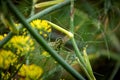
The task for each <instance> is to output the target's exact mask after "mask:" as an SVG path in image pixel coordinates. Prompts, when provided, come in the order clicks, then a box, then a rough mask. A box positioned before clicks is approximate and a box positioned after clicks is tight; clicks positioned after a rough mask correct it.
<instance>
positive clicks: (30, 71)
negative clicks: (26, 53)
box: [18, 64, 43, 80]
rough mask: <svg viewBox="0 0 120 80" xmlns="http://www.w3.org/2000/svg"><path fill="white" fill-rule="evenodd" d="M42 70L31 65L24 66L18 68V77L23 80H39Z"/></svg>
mask: <svg viewBox="0 0 120 80" xmlns="http://www.w3.org/2000/svg"><path fill="white" fill-rule="evenodd" d="M42 73H43V70H42V68H41V67H39V66H37V65H35V64H32V65H25V64H23V66H22V67H21V68H20V70H19V72H18V75H19V76H22V77H24V78H25V80H36V79H39V78H40V76H41V75H42Z"/></svg>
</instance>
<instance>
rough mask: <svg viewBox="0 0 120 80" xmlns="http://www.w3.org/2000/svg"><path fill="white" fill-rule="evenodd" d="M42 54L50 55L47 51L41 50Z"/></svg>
mask: <svg viewBox="0 0 120 80" xmlns="http://www.w3.org/2000/svg"><path fill="white" fill-rule="evenodd" d="M42 55H43V56H45V57H50V54H49V53H48V52H47V51H43V52H42Z"/></svg>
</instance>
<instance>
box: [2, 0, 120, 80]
mask: <svg viewBox="0 0 120 80" xmlns="http://www.w3.org/2000/svg"><path fill="white" fill-rule="evenodd" d="M11 1H12V2H13V4H14V5H15V6H16V7H17V8H18V10H19V11H20V12H21V13H22V14H23V16H24V17H25V18H29V17H30V18H31V19H33V18H34V16H35V15H36V13H41V12H42V10H43V11H44V9H45V8H49V7H50V6H49V7H47V6H46V7H45V8H37V9H36V8H35V7H34V6H35V4H38V3H40V2H43V3H44V1H37V0H36V1H34V0H11ZM47 1H48V2H49V0H46V2H47ZM56 1H57V0H56ZM66 1H69V0H66ZM71 1H72V0H71ZM7 2H8V1H5V2H4V1H3V0H1V1H0V11H1V12H0V79H3V80H5V79H18V78H19V79H23V80H34V79H35V77H36V79H38V80H41V79H43V80H64V79H65V80H70V79H71V80H75V76H74V77H73V74H72V76H71V75H70V74H69V73H68V72H70V71H69V70H68V72H66V71H65V70H64V69H63V68H65V67H64V63H63V64H62V63H61V62H60V61H59V59H56V58H55V57H53V55H54V53H55V52H54V51H52V49H54V50H55V51H56V52H57V53H56V54H57V55H58V56H59V57H62V58H63V59H64V60H65V61H66V62H67V63H68V64H69V65H71V66H72V67H73V68H74V69H76V70H77V71H78V72H79V73H80V74H81V75H82V77H84V78H85V79H89V80H93V79H94V80H95V78H96V80H106V79H109V80H114V79H117V78H119V76H117V75H118V74H119V68H120V64H119V63H120V59H119V53H120V49H119V48H120V34H119V31H120V29H119V28H120V27H119V26H120V22H119V18H120V10H119V8H120V4H119V2H120V1H117V0H114V1H113V0H99V1H97V0H94V1H93V0H92V1H91V0H75V1H74V12H73V14H74V19H73V22H71V21H70V20H71V15H70V11H71V9H70V4H68V5H65V6H63V7H62V8H58V9H56V10H54V9H53V10H54V11H52V12H51V13H48V12H45V13H44V14H46V15H44V14H43V15H44V16H43V15H42V14H41V15H42V17H41V16H40V17H39V15H37V16H38V17H37V19H36V18H35V19H34V20H33V21H32V22H31V19H30V18H29V19H27V20H26V21H27V22H28V23H26V22H25V21H23V22H22V21H21V20H20V19H19V18H16V17H15V16H16V15H15V12H13V11H12V9H8V3H7ZM6 5H7V6H6ZM8 12H9V13H10V14H9V15H8ZM8 16H10V17H9V18H8ZM17 16H18V15H17ZM23 16H22V17H23ZM39 18H41V19H44V20H47V21H46V23H45V24H42V22H43V23H44V21H42V20H41V21H40V22H37V20H39ZM29 21H30V22H29ZM33 22H34V23H33ZM17 23H18V24H19V23H20V25H19V26H16V24H17ZM29 23H30V24H29ZM71 23H73V24H74V25H73V26H71V25H70V24H71ZM21 24H22V25H21ZM25 24H26V25H25ZM46 24H49V25H51V27H48V28H45V26H46ZM23 25H24V26H23ZM33 25H34V26H33ZM58 25H59V26H58ZM26 26H32V28H33V29H34V32H33V33H32V32H31V31H30V30H31V29H30V28H29V27H28V28H27V29H26V28H24V27H26ZM52 26H53V27H52ZM21 27H22V28H21ZM71 27H73V28H74V31H73V32H74V33H71V32H69V31H70V29H71ZM51 28H52V30H51ZM60 28H62V29H60ZM49 29H50V30H49ZM16 30H18V31H16ZM27 30H28V31H27ZM29 31H30V32H29ZM35 32H36V33H35ZM69 33H71V34H74V37H73V36H72V37H71V38H69V37H70V36H69ZM33 34H34V36H31V35H33ZM36 34H37V35H41V36H42V37H41V38H39V40H37V39H36V38H37V37H35V35H36ZM67 35H68V36H69V37H68V36H67ZM41 39H42V40H44V41H43V43H42V40H41ZM36 40H37V41H36ZM40 40H41V41H40ZM46 42H47V44H46V45H47V46H48V47H46V46H45V45H44V43H46ZM39 44H40V45H39ZM86 46H87V47H86ZM43 47H44V48H43ZM49 47H50V48H49ZM8 53H9V54H8ZM51 53H52V55H51ZM8 56H9V57H8ZM11 58H13V59H12V60H11ZM63 62H64V61H63ZM67 63H65V65H68V64H67ZM61 64H62V67H61V66H60V65H61ZM3 66H5V67H3ZM31 66H32V67H31ZM33 67H34V68H33ZM66 68H67V67H66ZM66 68H65V69H66ZM70 69H71V68H70ZM29 70H31V72H30V71H29ZM37 70H38V72H37ZM66 70H67V69H66ZM24 71H26V73H25V72H24ZM73 71H74V70H73ZM34 72H35V73H34ZM31 73H34V74H33V75H32V74H31ZM71 73H72V71H71ZM37 74H39V75H37ZM76 74H77V73H76ZM77 76H78V75H77ZM94 76H95V77H94Z"/></svg>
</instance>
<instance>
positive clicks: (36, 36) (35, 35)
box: [7, 0, 84, 80]
mask: <svg viewBox="0 0 120 80" xmlns="http://www.w3.org/2000/svg"><path fill="white" fill-rule="evenodd" d="M7 3H8V6H9V8H10V9H11V10H12V12H13V13H14V14H15V15H16V17H17V18H18V19H19V20H20V22H21V23H22V24H23V25H24V27H26V28H27V30H28V31H29V32H30V34H31V35H32V36H33V38H34V39H35V40H36V41H37V42H38V43H39V44H40V45H41V46H42V47H43V48H44V49H45V50H46V51H48V52H49V53H50V55H51V56H52V57H53V58H54V59H55V60H56V61H57V62H58V63H59V64H60V65H61V66H62V67H64V68H65V69H66V70H67V71H68V72H69V73H70V74H71V75H72V76H74V77H75V78H76V79H77V80H84V78H83V77H82V76H81V75H80V74H79V73H78V72H77V71H75V70H74V69H73V68H72V67H71V66H70V65H69V64H68V63H66V62H65V61H64V59H63V58H61V57H60V56H59V55H58V54H57V53H56V51H54V50H53V49H52V48H51V47H50V46H49V45H48V43H47V42H46V41H45V40H44V39H43V38H42V36H40V35H39V34H38V33H37V32H36V31H35V30H34V29H33V28H32V27H31V26H30V25H29V24H28V23H27V21H26V20H25V18H24V17H23V15H22V14H21V13H20V12H19V11H18V9H17V8H16V7H15V6H14V5H13V3H12V2H11V1H10V0H7Z"/></svg>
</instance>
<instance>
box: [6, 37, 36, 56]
mask: <svg viewBox="0 0 120 80" xmlns="http://www.w3.org/2000/svg"><path fill="white" fill-rule="evenodd" d="M33 45H34V42H33V40H32V39H31V38H30V36H21V35H19V36H13V37H12V39H11V40H10V41H9V42H8V43H7V44H5V46H4V47H7V48H10V49H16V53H17V54H20V53H22V54H20V55H24V54H25V53H27V52H29V51H32V50H34V46H33Z"/></svg>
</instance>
